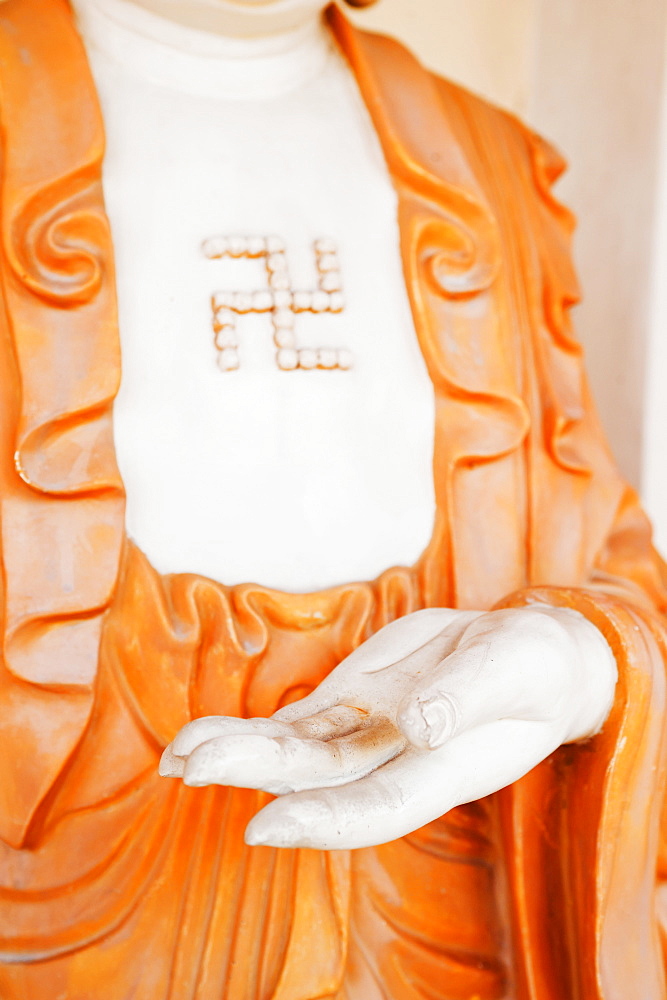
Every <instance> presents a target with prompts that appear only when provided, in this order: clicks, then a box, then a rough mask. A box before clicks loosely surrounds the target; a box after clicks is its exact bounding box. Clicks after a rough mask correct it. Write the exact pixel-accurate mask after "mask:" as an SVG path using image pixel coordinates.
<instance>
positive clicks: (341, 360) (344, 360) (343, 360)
mask: <svg viewBox="0 0 667 1000" xmlns="http://www.w3.org/2000/svg"><path fill="white" fill-rule="evenodd" d="M337 353H338V367H339V368H342V369H343V371H347V369H348V368H351V367H352V365H353V364H354V357H353V356H352V352H351V351H348V350H346V349H345V348H343V349H341V350H339V351H338V352H337Z"/></svg>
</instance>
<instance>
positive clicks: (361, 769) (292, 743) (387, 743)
mask: <svg viewBox="0 0 667 1000" xmlns="http://www.w3.org/2000/svg"><path fill="white" fill-rule="evenodd" d="M405 743H406V741H405V738H404V737H403V735H402V734H401V733H399V731H398V729H397V728H396V726H394V725H393V724H392V723H391V722H389V720H382V721H380V722H378V723H375V724H374V725H372V726H369V727H367V728H366V729H363V730H359V731H357V732H355V733H352V734H351V735H349V736H344V737H342V738H340V739H334V740H329V741H327V742H323V741H320V740H311V739H299V738H297V737H294V736H291V737H282V736H281V737H277V738H272V737H265V736H226V737H219V738H217V739H213V740H209V741H208V742H207V743H203V744H202V745H201V746H199V747H197V748H196V749H195V750H194V751H193V753H192V754H191V755H190V758H189V759H188V762H187V764H186V766H185V771H184V774H183V780H184V782H185V783H186V784H187V785H194V786H200V785H209V784H216V785H231V786H234V787H238V788H257V789H262V790H263V791H266V792H270V793H271V794H273V795H286V794H288V793H289V792H294V791H299V790H303V789H311V788H323V787H329V786H334V785H338V784H341V783H343V782H347V781H355V780H357V779H358V778H361V777H363V776H364V775H366V774H369V773H370V772H371V771H372V770H374V769H375V768H377V767H380V766H381V765H382V764H385V763H386V762H387V761H388V760H390V759H391V758H392V757H395V756H396V755H397V754H399V753H400V752H401V750H403V748H404V747H405Z"/></svg>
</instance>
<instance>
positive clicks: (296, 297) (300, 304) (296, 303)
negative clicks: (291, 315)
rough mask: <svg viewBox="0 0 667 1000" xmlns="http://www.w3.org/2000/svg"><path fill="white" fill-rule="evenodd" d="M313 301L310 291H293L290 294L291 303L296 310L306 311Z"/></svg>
mask: <svg viewBox="0 0 667 1000" xmlns="http://www.w3.org/2000/svg"><path fill="white" fill-rule="evenodd" d="M312 301H313V296H312V293H311V292H294V293H293V296H292V305H293V308H294V309H295V311H296V312H307V311H308V310H309V309H310V307H311V305H312Z"/></svg>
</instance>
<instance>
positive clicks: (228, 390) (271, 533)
mask: <svg viewBox="0 0 667 1000" xmlns="http://www.w3.org/2000/svg"><path fill="white" fill-rule="evenodd" d="M75 6H76V9H77V13H78V16H79V24H80V28H81V30H82V33H83V36H84V40H85V42H86V46H87V49H88V53H89V57H90V61H91V66H92V70H93V74H94V77H95V80H96V83H97V86H98V90H99V95H100V100H101V105H102V110H103V115H104V120H105V126H106V132H107V155H106V160H105V166H104V192H105V199H106V204H107V210H108V213H109V218H110V222H111V227H112V233H113V238H114V244H115V250H116V268H117V284H118V299H119V309H120V336H121V346H122V356H123V379H122V386H121V391H120V394H119V397H118V400H117V403H116V407H115V440H116V448H117V452H118V461H119V464H120V470H121V473H122V476H123V479H124V481H125V485H126V489H127V500H128V508H127V524H128V532H129V534H130V536H131V537H132V538H133V539H134V540H135V541H136V543H137V544H138V545H139V546H140V548H141V549H142V550H143V551H144V552H145V553H146V555H147V556H148V557H149V559H150V560H151V562H152V563H153V565H154V566H155V567H156V568H157V569H158V570H159V571H161V572H163V573H169V572H193V573H200V574H203V575H205V576H209V577H212V578H214V579H217V580H220V581H222V582H224V583H227V584H234V583H239V582H243V581H254V582H259V583H261V584H264V585H266V586H272V587H276V588H279V589H283V590H289V591H297V592H299V591H309V590H315V589H319V588H323V587H326V586H330V585H334V584H339V583H345V582H349V581H352V580H357V579H373V578H374V577H375V576H377V575H378V574H379V573H380V572H382V571H383V570H384V569H386V568H387V567H389V566H391V565H394V564H407V565H411V564H413V563H414V562H415V561H416V560H417V559H418V557H419V555H420V554H421V552H422V551H423V549H424V548H425V546H426V545H427V544H428V541H429V539H430V537H431V534H432V531H433V522H434V516H435V498H434V489H433V472H432V459H433V436H434V422H435V413H434V410H435V406H434V395H433V387H432V384H431V381H430V379H429V377H428V374H427V371H426V367H425V364H424V361H423V358H422V355H421V353H420V350H419V346H418V343H417V339H416V334H415V330H414V324H413V320H412V316H411V312H410V307H409V303H408V298H407V293H406V290H405V284H404V278H403V271H402V266H401V260H400V253H399V232H398V224H397V197H396V193H395V191H394V189H393V187H392V184H391V181H390V178H389V175H388V171H387V167H386V164H385V162H384V159H383V156H382V152H381V149H380V146H379V142H378V139H377V136H376V135H375V132H374V129H373V126H372V124H371V122H370V119H369V116H368V112H367V110H366V108H365V107H364V105H363V102H362V100H361V97H360V95H359V93H358V90H357V86H356V82H355V80H354V78H353V76H352V74H351V71H350V70H349V68H348V66H347V64H346V63H345V61H344V59H343V57H342V55H341V54H340V53H339V52H338V50H337V48H336V47H335V44H334V42H333V39H332V38H331V36H330V34H329V31H328V29H326V28H325V26H324V25H323V24H321V23H320V22H319V21H318V22H312V23H309V24H307V25H306V26H305V27H304V28H303V29H300V30H299V31H296V32H293V33H292V35H291V36H290V37H289V39H287V41H286V40H285V39H283V40H282V44H277V43H276V42H275V41H274V40H272V39H269V40H259V41H258V40H255V41H254V42H252V43H251V42H245V43H243V42H238V41H237V42H231V41H230V40H228V39H224V38H219V37H216V36H213V35H207V34H203V33H200V32H196V31H193V30H191V29H186V28H182V27H177V26H175V25H172V24H170V23H169V22H167V21H165V20H164V19H162V18H158V17H156V16H155V15H152V14H148V13H147V12H145V11H144V10H142V9H141V8H139V7H137V6H136V5H135V4H133V3H130V2H126V0H77V2H76V4H75ZM244 45H245V46H246V47H245V48H244ZM233 233H240V234H244V235H260V236H265V235H269V234H276V235H279V236H281V237H282V238H283V239H284V240H285V241H286V243H287V252H288V257H289V262H290V270H291V277H292V281H293V284H294V287H295V288H298V289H310V288H314V287H315V283H316V271H315V266H314V257H313V251H312V244H313V241H314V240H315V239H317V238H319V237H331V238H333V239H334V240H335V241H336V243H337V244H338V247H339V255H340V260H341V270H342V278H343V288H344V294H345V300H346V303H347V305H346V310H345V311H344V312H343V313H342V314H340V315H333V314H320V315H312V314H301V315H299V316H297V319H296V332H297V337H298V341H299V346H302V347H308V346H313V347H324V346H326V347H334V348H336V347H346V348H349V349H350V350H351V351H352V352H353V354H354V356H355V366H354V368H353V370H351V371H348V372H343V371H321V370H316V371H295V372H284V371H280V370H279V369H278V367H277V365H276V362H275V348H274V345H273V343H272V337H271V321H270V318H269V316H268V315H266V314H264V315H257V314H255V315H252V314H251V315H247V316H241V317H239V319H238V332H239V341H240V354H241V368H240V369H239V370H238V371H237V372H231V373H230V372H228V373H223V372H221V371H220V370H219V369H218V367H217V365H216V357H217V352H216V349H215V346H214V342H213V331H212V326H211V318H212V317H211V305H210V297H211V294H212V293H213V292H214V291H216V290H218V289H230V290H237V289H238V290H240V289H262V288H265V287H267V286H266V273H265V269H264V266H263V262H262V261H261V260H257V261H249V260H228V259H224V260H217V261H212V260H207V259H206V258H205V256H204V255H203V254H202V252H201V244H202V242H203V241H204V240H205V239H206V238H208V237H212V236H216V235H228V234H233Z"/></svg>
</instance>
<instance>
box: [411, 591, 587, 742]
mask: <svg viewBox="0 0 667 1000" xmlns="http://www.w3.org/2000/svg"><path fill="white" fill-rule="evenodd" d="M575 652H576V651H575V649H574V647H573V645H572V641H571V638H570V636H569V634H568V632H567V629H566V628H564V627H563V625H562V624H561V623H560V622H559V621H557V620H554V617H553V616H552V615H550V614H546V613H543V612H541V611H540V612H536V613H532V612H531V611H530V610H526V609H522V610H521V611H520V612H517V611H515V610H513V609H510V610H509V611H495V612H490V613H489V614H485V615H482V616H480V617H479V618H478V619H477V620H476V621H474V622H473V623H472V624H471V625H470V626H469V628H467V629H466V632H465V633H464V635H463V637H462V640H461V643H460V645H459V646H458V648H457V649H456V650H455V651H454V652H453V653H451V654H450V655H449V656H447V657H446V658H445V659H443V660H442V661H441V662H440V663H439V664H437V666H435V668H433V667H431V669H430V670H429V671H428V675H427V679H426V680H424V681H422V682H418V683H417V684H415V686H414V687H413V688H412V690H410V692H409V693H408V694H407V695H406V696H405V698H404V699H403V700H402V702H401V704H400V705H399V708H398V714H397V720H398V724H399V726H400V728H401V731H402V732H403V733H404V735H405V736H406V737H407V739H408V740H409V741H410V743H411V744H412V745H413V746H415V747H417V748H418V749H432V750H433V749H437V748H438V747H440V746H442V745H443V744H444V743H445V742H446V741H447V740H451V739H452V738H453V737H454V736H456V735H458V734H460V733H462V732H464V731H465V730H467V729H470V728H472V727H474V726H478V725H485V724H486V723H489V722H493V721H496V720H498V719H504V718H514V719H524V720H531V719H532V720H534V721H545V722H548V721H550V720H555V719H556V718H558V716H559V714H560V712H561V710H562V708H563V704H562V702H563V697H564V696H566V695H567V693H568V692H569V690H570V688H569V686H568V683H567V678H568V676H569V662H570V661H571V659H572V656H573V655H575Z"/></svg>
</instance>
